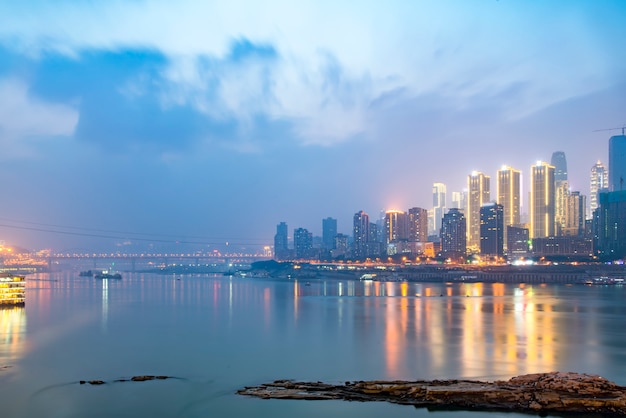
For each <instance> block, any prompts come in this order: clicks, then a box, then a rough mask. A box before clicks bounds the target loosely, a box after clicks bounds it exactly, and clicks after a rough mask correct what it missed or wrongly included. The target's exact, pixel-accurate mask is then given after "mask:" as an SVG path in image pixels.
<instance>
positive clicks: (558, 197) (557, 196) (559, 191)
mask: <svg viewBox="0 0 626 418" xmlns="http://www.w3.org/2000/svg"><path fill="white" fill-rule="evenodd" d="M568 202H569V182H568V181H567V180H556V181H555V182H554V222H555V228H556V229H555V233H556V235H563V234H564V229H565V228H566V224H567V210H568V204H569V203H568Z"/></svg>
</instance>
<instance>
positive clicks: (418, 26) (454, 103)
mask: <svg viewBox="0 0 626 418" xmlns="http://www.w3.org/2000/svg"><path fill="white" fill-rule="evenodd" d="M625 20H626V2H624V1H619V0H617V1H599V2H596V1H573V0H572V1H570V0H568V1H550V2H547V1H527V0H523V1H522V0H520V1H515V0H500V1H495V0H484V1H469V0H468V1H465V0H463V1H461V0H458V1H446V0H436V1H435V0H433V1H408V0H407V1H385V2H381V1H375V2H374V1H372V2H366V1H358V2H356V1H343V2H337V1H320V0H315V1H304V0H299V1H263V2H252V1H222V2H207V1H185V0H183V1H175V2H174V1H75V0H72V1H63V0H61V1H54V2H50V1H43V0H42V1H20V2H9V1H4V2H1V3H0V146H1V153H0V176H1V178H2V183H1V187H2V198H3V199H2V203H3V204H2V210H1V211H0V225H1V226H0V240H5V241H6V242H7V243H11V244H15V245H21V246H23V247H26V248H33V249H35V248H55V249H57V250H64V249H69V248H113V245H115V244H117V245H120V244H122V243H134V244H142V245H144V244H146V243H148V241H143V240H152V239H155V240H161V241H165V242H167V241H172V240H180V241H194V242H201V243H204V244H206V245H205V247H210V246H211V245H213V244H214V243H220V242H225V241H229V242H231V243H233V244H246V245H248V246H249V247H251V246H253V245H257V244H271V243H273V236H274V233H275V227H276V224H277V223H278V222H280V221H286V222H287V223H288V224H289V231H290V234H291V233H292V231H293V229H294V228H296V227H304V228H308V229H309V230H310V231H312V232H313V233H314V234H321V223H322V218H325V217H328V216H331V217H334V218H337V219H338V224H339V225H338V229H339V232H344V233H350V230H351V223H352V216H353V214H354V213H355V212H357V211H359V210H365V211H366V212H368V213H369V214H370V217H372V218H376V217H377V215H378V213H379V212H380V211H381V210H383V209H392V208H399V209H407V208H409V207H412V206H421V207H426V208H429V207H430V206H431V205H432V195H431V190H432V183H433V182H443V183H445V184H447V186H448V191H449V192H450V191H457V190H459V191H460V190H462V189H463V188H464V187H465V184H466V181H467V175H468V174H469V173H470V172H471V171H472V170H479V171H483V172H485V173H486V174H488V175H490V176H492V183H493V184H492V191H493V192H495V174H496V170H497V169H498V168H499V167H500V166H501V165H502V164H509V165H512V166H514V167H516V168H518V169H520V170H522V172H523V176H524V192H525V193H526V192H527V191H528V183H527V181H528V176H527V173H528V172H529V168H530V166H531V164H533V163H534V162H535V161H537V160H546V161H549V160H550V157H551V154H552V152H553V151H557V150H560V151H564V152H565V154H566V156H567V160H568V166H569V167H568V168H569V174H570V182H571V185H572V189H573V190H580V191H581V192H583V193H584V194H588V193H589V180H588V178H589V170H590V168H591V166H592V165H593V164H594V163H595V162H596V160H598V159H600V160H602V161H603V162H605V163H606V162H607V149H608V138H609V136H610V135H611V134H616V133H618V131H612V132H611V131H603V132H593V131H594V130H598V129H603V128H613V127H619V126H622V125H623V124H625V123H626V49H625V45H626V25H624V22H625ZM492 195H495V193H492ZM49 231H63V232H65V234H61V233H52V232H49ZM139 234H143V235H139ZM87 235H94V236H93V237H90V236H87ZM138 238H142V240H138ZM157 242H160V241H157ZM128 248H131V247H128ZM122 249H123V248H122Z"/></svg>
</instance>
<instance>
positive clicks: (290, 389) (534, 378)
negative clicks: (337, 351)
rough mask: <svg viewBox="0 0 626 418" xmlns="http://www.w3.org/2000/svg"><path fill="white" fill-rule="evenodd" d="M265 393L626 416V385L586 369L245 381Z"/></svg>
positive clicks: (248, 391)
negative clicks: (481, 377) (497, 376)
mask: <svg viewBox="0 0 626 418" xmlns="http://www.w3.org/2000/svg"><path fill="white" fill-rule="evenodd" d="M237 393H238V394H240V395H246V396H255V397H259V398H263V399H305V400H326V399H343V400H347V401H361V402H368V401H386V402H393V403H397V404H405V405H414V406H416V407H429V408H434V409H450V408H455V409H464V410H484V411H509V412H522V413H532V414H535V415H537V414H539V415H547V414H596V415H601V416H626V387H624V386H619V385H617V384H615V383H613V382H610V381H609V380H607V379H605V378H603V377H600V376H596V375H589V374H581V373H571V372H568V373H563V372H551V373H537V374H528V375H523V376H517V377H513V378H511V379H509V380H506V381H494V382H482V381H477V380H419V381H377V380H374V381H355V382H345V384H343V385H332V384H327V383H322V382H296V381H292V380H276V381H274V382H272V383H265V384H262V385H260V386H252V387H245V388H244V389H240V390H239V391H237Z"/></svg>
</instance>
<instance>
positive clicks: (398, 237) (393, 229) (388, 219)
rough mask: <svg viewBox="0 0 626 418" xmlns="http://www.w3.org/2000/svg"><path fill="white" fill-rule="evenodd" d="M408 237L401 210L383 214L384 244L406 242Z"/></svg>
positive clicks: (406, 225)
mask: <svg viewBox="0 0 626 418" xmlns="http://www.w3.org/2000/svg"><path fill="white" fill-rule="evenodd" d="M408 235H409V230H408V222H407V216H406V213H405V212H403V211H401V210H388V211H387V212H385V244H389V243H392V242H398V241H402V240H407V239H408Z"/></svg>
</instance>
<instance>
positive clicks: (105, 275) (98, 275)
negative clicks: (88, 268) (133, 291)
mask: <svg viewBox="0 0 626 418" xmlns="http://www.w3.org/2000/svg"><path fill="white" fill-rule="evenodd" d="M93 277H94V278H96V279H115V280H120V279H121V278H122V275H121V274H120V273H111V272H109V271H107V270H104V271H102V272H100V273H96V274H94V275H93Z"/></svg>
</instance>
